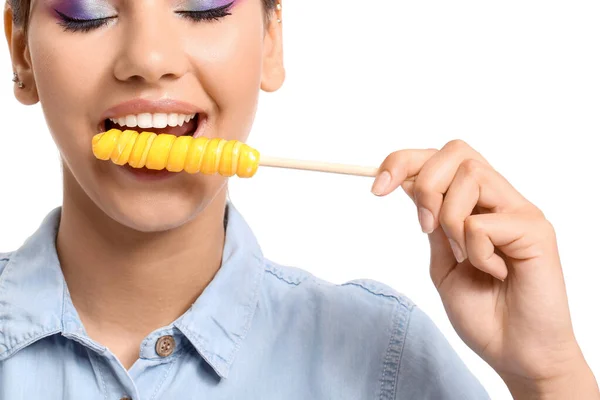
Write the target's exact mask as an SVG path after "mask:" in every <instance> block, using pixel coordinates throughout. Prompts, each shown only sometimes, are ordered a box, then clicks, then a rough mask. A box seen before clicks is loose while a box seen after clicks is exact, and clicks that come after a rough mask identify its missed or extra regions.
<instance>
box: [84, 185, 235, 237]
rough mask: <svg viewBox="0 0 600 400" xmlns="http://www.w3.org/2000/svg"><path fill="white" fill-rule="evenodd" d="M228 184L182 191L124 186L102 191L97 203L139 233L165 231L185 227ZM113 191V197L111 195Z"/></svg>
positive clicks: (187, 188) (182, 189) (114, 217)
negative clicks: (134, 188)
mask: <svg viewBox="0 0 600 400" xmlns="http://www.w3.org/2000/svg"><path fill="white" fill-rule="evenodd" d="M224 186H225V185H224V184H223V183H222V184H221V185H220V186H218V187H215V186H214V185H198V186H195V187H193V188H190V187H182V188H179V190H177V189H174V188H171V189H170V190H162V191H161V190H156V188H155V189H154V190H132V189H125V190H123V189H121V190H114V191H111V192H104V193H101V194H100V196H98V197H97V198H96V199H94V202H96V203H97V205H98V206H99V208H100V209H102V210H103V212H104V213H105V214H106V215H107V216H108V217H109V218H111V219H113V220H115V221H116V222H117V223H119V224H121V225H123V226H126V227H128V228H130V229H133V230H135V231H139V232H146V233H150V232H164V231H168V230H172V229H175V228H178V227H181V226H183V225H185V224H186V223H188V222H189V221H191V220H193V219H195V218H196V217H197V216H198V215H199V214H201V213H202V212H203V211H205V210H206V209H207V208H208V207H209V206H210V205H211V204H212V203H213V201H214V200H215V197H217V196H218V195H219V193H221V192H224V190H223V188H224ZM108 193H110V196H107V194H108Z"/></svg>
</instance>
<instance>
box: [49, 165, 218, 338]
mask: <svg viewBox="0 0 600 400" xmlns="http://www.w3.org/2000/svg"><path fill="white" fill-rule="evenodd" d="M65 175H67V174H65ZM64 182H65V185H64V186H65V193H64V200H63V208H62V214H61V220H60V226H59V229H58V235H57V252H58V255H59V259H60V263H61V267H62V269H63V273H64V275H65V279H66V281H67V286H68V288H69V292H70V294H71V298H72V300H73V304H74V305H75V308H76V309H77V312H78V313H79V316H80V318H81V320H82V322H83V324H84V326H85V328H86V331H87V332H88V335H89V336H90V337H91V338H92V339H95V340H97V341H99V342H101V343H102V342H103V341H104V342H105V343H103V344H105V345H108V343H106V342H107V341H110V339H108V336H111V335H117V336H118V333H120V335H121V338H123V336H128V337H130V338H132V341H133V342H135V341H136V340H141V339H143V338H144V337H145V336H146V335H148V334H149V333H150V332H152V331H154V330H156V329H158V328H160V327H162V326H165V325H168V324H170V323H171V322H173V321H174V320H176V319H177V318H178V317H179V316H181V315H182V314H183V313H184V312H185V311H186V310H187V309H188V308H189V307H190V306H191V305H192V303H193V302H194V301H195V300H196V299H197V298H198V296H199V295H200V294H201V293H202V291H203V290H204V288H206V286H207V285H208V284H209V283H210V281H211V280H212V279H213V277H214V276H215V274H216V273H217V271H218V269H219V267H220V265H221V257H222V252H223V244H224V238H225V231H224V227H223V218H224V213H225V202H226V197H225V196H226V193H225V191H224V190H223V191H222V193H220V194H219V195H218V196H217V197H216V198H215V199H214V200H213V201H212V202H211V203H210V205H209V206H208V207H207V208H206V209H204V210H203V211H202V212H201V213H199V215H198V216H197V217H195V218H194V219H193V220H191V221H189V222H187V223H186V224H184V225H182V226H180V227H177V228H175V229H171V230H168V231H164V232H151V233H147V232H139V231H135V230H133V229H131V228H128V227H126V226H123V225H121V224H119V223H117V222H116V221H114V220H113V219H111V218H110V217H108V216H107V215H106V214H104V212H102V210H100V209H99V208H98V207H97V206H96V205H95V203H93V201H91V199H89V197H87V195H85V193H83V190H82V189H81V188H79V187H78V184H77V183H76V182H75V180H74V178H73V177H70V178H69V177H65V181H64ZM69 182H70V183H69ZM69 186H77V188H75V187H69ZM67 189H68V190H67ZM67 193H69V195H67ZM138 344H139V342H138Z"/></svg>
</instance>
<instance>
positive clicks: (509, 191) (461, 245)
mask: <svg viewBox="0 0 600 400" xmlns="http://www.w3.org/2000/svg"><path fill="white" fill-rule="evenodd" d="M476 206H479V207H483V208H486V209H489V210H491V211H492V212H515V211H517V210H526V209H527V208H528V207H529V208H530V209H531V210H532V211H533V210H534V209H535V206H533V204H531V203H530V202H529V201H528V200H527V199H525V198H524V197H523V196H522V195H521V194H520V193H519V192H518V191H517V190H516V189H515V188H514V187H513V186H512V185H511V184H510V183H509V182H508V181H507V180H506V179H505V178H504V177H503V176H502V175H500V174H499V173H498V172H497V171H496V170H494V169H493V168H492V167H491V166H490V165H489V164H487V163H482V162H481V161H477V160H473V159H469V160H465V161H463V162H462V163H461V164H460V166H459V168H458V171H457V172H456V175H455V176H454V179H453V180H452V183H451V184H450V187H449V188H448V191H447V192H446V195H445V197H444V201H443V204H442V207H441V209H440V212H439V221H440V225H441V226H442V228H443V230H444V232H445V233H446V236H447V237H448V241H449V243H450V245H451V247H452V250H453V253H454V256H455V257H456V260H457V261H458V262H459V263H460V262H463V261H464V260H465V258H466V243H465V221H466V219H467V218H468V217H469V216H470V215H471V214H472V213H473V210H474V208H475V207H476Z"/></svg>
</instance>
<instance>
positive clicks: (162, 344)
mask: <svg viewBox="0 0 600 400" xmlns="http://www.w3.org/2000/svg"><path fill="white" fill-rule="evenodd" d="M173 351H175V339H173V336H171V335H167V336H161V337H160V338H159V339H158V340H157V341H156V354H158V355H159V356H161V357H168V356H170V355H171V354H173Z"/></svg>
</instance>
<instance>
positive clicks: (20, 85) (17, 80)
mask: <svg viewBox="0 0 600 400" xmlns="http://www.w3.org/2000/svg"><path fill="white" fill-rule="evenodd" d="M12 81H13V82H15V83H16V84H17V86H18V87H19V89H23V87H24V86H25V85H24V84H23V82H21V81H20V80H19V75H17V73H16V72H13V78H12Z"/></svg>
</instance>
